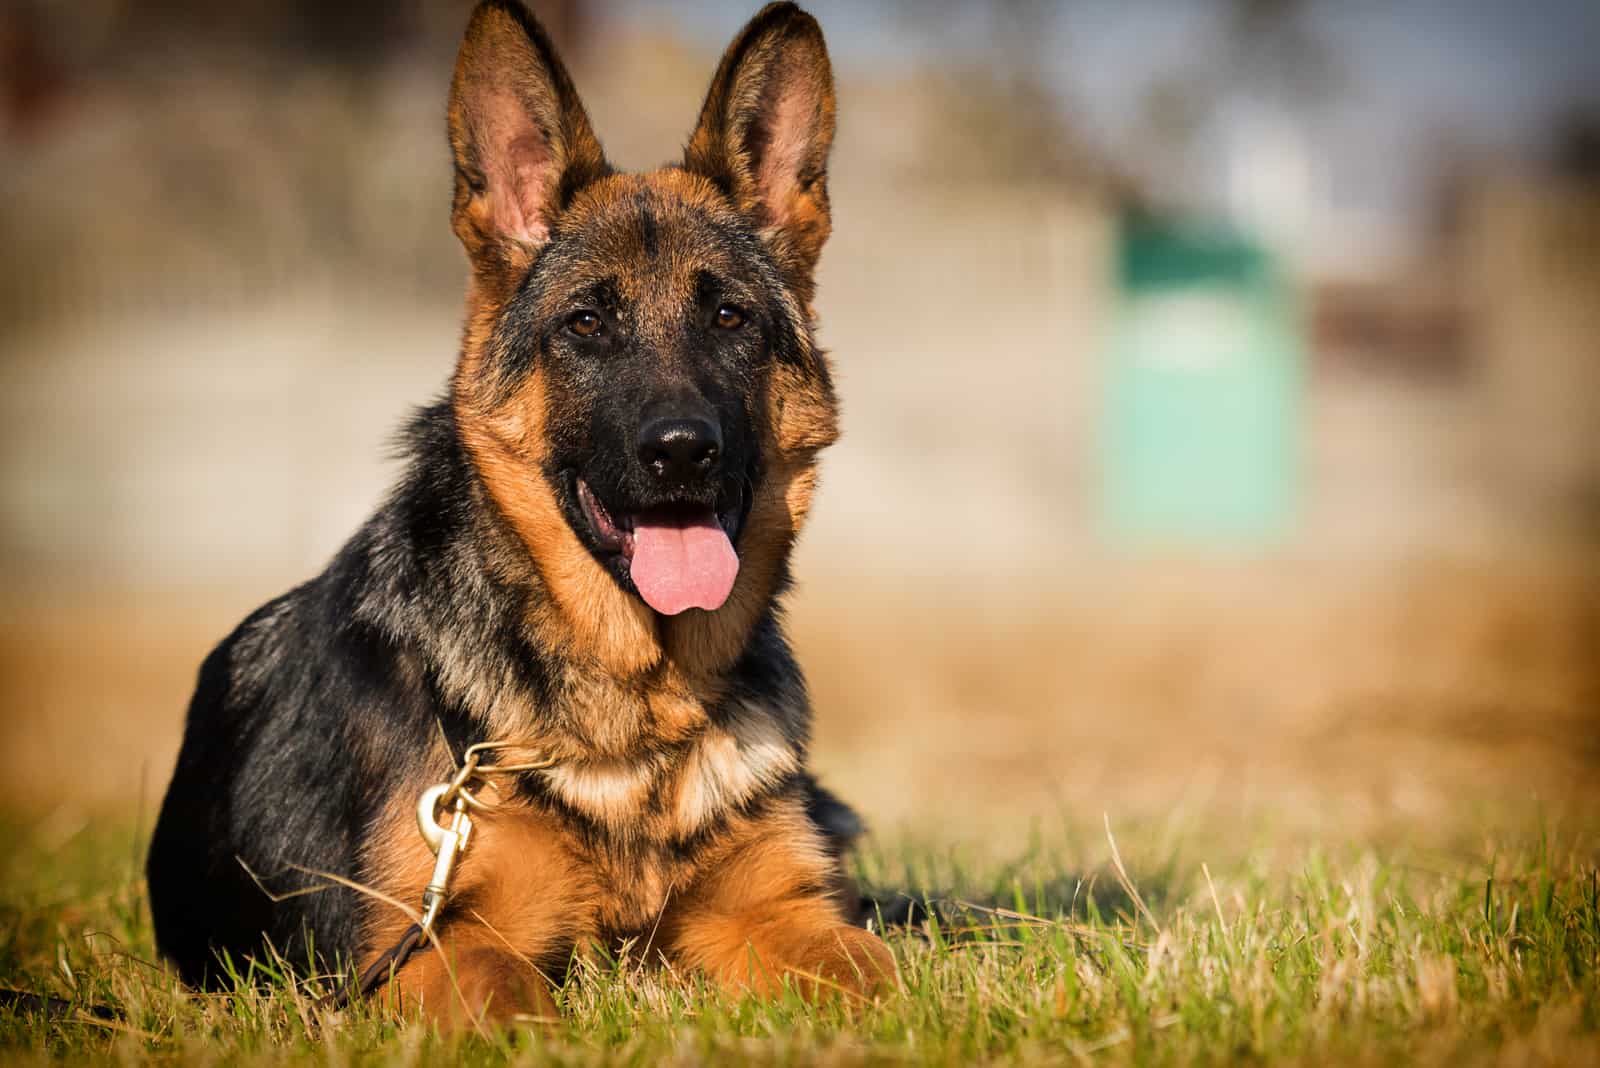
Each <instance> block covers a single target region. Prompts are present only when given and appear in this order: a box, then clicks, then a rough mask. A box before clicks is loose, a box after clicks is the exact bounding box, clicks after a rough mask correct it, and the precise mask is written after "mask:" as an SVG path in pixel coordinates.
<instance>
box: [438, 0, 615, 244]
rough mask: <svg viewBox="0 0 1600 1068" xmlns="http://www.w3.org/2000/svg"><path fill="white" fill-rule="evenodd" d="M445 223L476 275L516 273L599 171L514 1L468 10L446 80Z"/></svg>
mask: <svg viewBox="0 0 1600 1068" xmlns="http://www.w3.org/2000/svg"><path fill="white" fill-rule="evenodd" d="M450 148H451V151H452V153H453V155H454V157H455V204H454V208H453V210H452V212H451V216H450V221H451V225H452V227H453V228H454V230H455V232H456V236H457V237H459V238H460V239H461V243H462V244H463V245H465V246H466V249H467V256H468V257H469V258H470V259H471V260H472V265H473V269H474V270H475V271H477V272H478V273H479V274H480V275H485V274H488V275H494V274H504V273H506V272H517V273H519V274H520V272H522V271H525V270H526V269H527V268H528V266H529V265H530V264H531V263H532V262H533V256H534V253H535V252H537V251H538V249H539V246H540V245H542V244H544V242H545V241H546V240H548V239H549V236H550V228H551V223H552V220H553V219H554V218H555V216H556V215H558V214H559V213H560V212H561V211H562V210H563V209H564V208H565V207H566V205H567V204H568V203H569V202H570V201H571V199H572V196H573V194H574V193H576V192H577V191H578V190H579V189H581V188H583V187H584V186H585V185H587V184H588V183H590V182H592V181H594V180H595V179H597V178H600V177H602V176H603V175H605V174H607V173H609V171H610V166H609V164H607V163H606V158H605V153H604V152H603V151H602V150H601V148H600V142H599V140H598V139H596V137H595V135H594V129H593V128H592V127H591V126H590V125H589V116H588V115H587V114H585V112H584V110H583V104H582V102H581V101H579V99H578V94H577V91H576V90H575V89H573V87H572V79H571V78H570V77H568V76H567V71H566V68H565V67H563V66H562V65H561V60H560V59H559V58H558V57H557V56H556V53H555V49H554V48H553V47H552V46H551V44H550V38H549V37H548V36H547V35H546V34H545V32H544V28H543V27H542V26H540V25H539V23H538V21H537V20H535V19H534V17H533V16H532V15H531V14H529V12H528V11H527V9H526V8H524V7H523V6H522V5H521V4H520V3H519V2H518V0H484V2H483V3H480V4H479V5H478V6H477V8H476V9H475V10H474V11H473V12H472V21H471V22H470V23H469V24H468V26H467V35H466V39H465V40H463V41H462V42H461V52H460V54H459V55H458V56H457V58H456V71H455V78H454V80H453V81H452V82H451V85H450Z"/></svg>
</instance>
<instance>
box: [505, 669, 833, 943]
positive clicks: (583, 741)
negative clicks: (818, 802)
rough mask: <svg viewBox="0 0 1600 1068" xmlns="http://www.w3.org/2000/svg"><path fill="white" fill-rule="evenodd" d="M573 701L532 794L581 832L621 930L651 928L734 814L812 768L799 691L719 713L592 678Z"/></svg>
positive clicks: (610, 921) (679, 694)
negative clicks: (806, 756) (806, 761)
mask: <svg viewBox="0 0 1600 1068" xmlns="http://www.w3.org/2000/svg"><path fill="white" fill-rule="evenodd" d="M561 695H562V696H563V697H565V698H567V700H565V701H562V702H560V703H559V704H557V705H556V707H553V708H547V709H546V710H545V711H546V713H547V714H546V715H545V716H542V717H541V720H542V721H543V722H544V723H546V724H548V725H549V727H548V728H547V732H546V733H547V738H548V739H549V740H548V742H547V743H546V745H547V751H548V752H549V753H550V756H551V758H552V759H553V760H554V763H553V764H552V766H551V767H549V768H546V769H543V770H541V771H538V772H535V773H533V781H532V783H530V785H532V786H533V787H534V789H533V790H532V791H531V792H532V793H533V794H534V795H535V799H536V806H537V807H538V808H540V809H543V810H544V811H545V812H546V813H547V814H548V815H549V816H552V817H554V818H555V819H556V820H558V821H559V822H561V823H563V824H566V825H568V826H569V827H570V828H571V829H572V830H574V831H577V832H578V833H577V834H575V835H574V836H573V841H574V842H575V845H576V850H577V852H578V853H579V855H580V857H581V859H582V861H583V863H584V864H585V866H587V867H590V868H591V870H592V872H593V875H594V877H595V878H596V879H597V881H598V882H599V883H600V884H601V886H602V887H604V889H605V891H606V893H605V894H604V895H603V897H604V899H605V900H606V901H607V902H609V904H608V906H607V908H606V909H605V910H604V911H605V912H606V913H608V915H607V916H605V917H604V921H605V925H606V926H608V927H612V928H614V929H619V930H628V929H632V928H637V927H639V926H640V925H648V923H649V922H650V919H651V917H653V916H655V915H656V914H657V913H659V911H660V909H661V908H662V906H663V904H664V903H665V900H666V898H667V896H668V895H669V894H670V893H671V892H672V890H673V889H674V887H675V886H681V884H683V883H684V882H686V881H688V880H690V879H692V878H693V877H694V875H695V873H696V872H697V870H698V868H699V865H700V860H701V857H702V855H703V853H704V851H705V848H706V847H707V846H708V845H709V844H710V843H712V842H714V841H715V840H716V839H717V837H718V832H719V831H721V830H722V829H723V828H725V827H726V826H727V824H728V823H729V821H730V819H732V818H735V817H736V816H737V815H738V814H739V813H741V812H743V811H747V810H748V809H749V808H750V807H752V806H753V805H754V804H756V803H758V802H759V801H760V800H761V799H762V798H764V797H766V796H768V795H771V794H772V793H774V792H775V791H778V790H780V789H781V788H782V787H784V786H785V785H786V784H788V783H791V782H792V781H793V780H794V778H795V776H796V775H797V774H799V773H800V772H801V771H802V767H803V746H804V738H803V733H802V728H801V726H800V725H801V724H802V723H803V716H804V707H803V705H798V706H797V705H795V704H794V703H793V698H792V697H790V696H786V695H781V696H773V697H767V698H759V699H758V698H752V697H744V698H737V699H729V700H723V701H721V702H720V703H719V704H717V705H715V706H713V707H709V708H708V707H707V704H708V703H707V702H705V701H703V700H701V699H698V698H695V697H694V696H692V695H691V694H689V693H688V692H686V691H683V690H676V689H673V688H645V689H640V688H636V687H631V686H627V685H625V684H623V683H621V682H620V681H611V680H605V681H600V680H596V679H592V678H591V679H587V680H584V681H583V682H582V683H581V684H578V683H569V684H568V685H567V686H566V687H564V688H563V690H562V691H561Z"/></svg>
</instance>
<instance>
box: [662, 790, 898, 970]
mask: <svg viewBox="0 0 1600 1068" xmlns="http://www.w3.org/2000/svg"><path fill="white" fill-rule="evenodd" d="M711 852H712V853H713V854H714V856H713V857H708V858H707V863H706V864H705V866H704V868H703V874H702V875H701V877H700V878H699V879H698V880H697V881H696V882H695V883H693V884H692V885H691V886H689V887H688V888H687V889H686V890H685V892H684V893H683V894H682V895H681V896H679V897H678V898H677V899H676V900H675V901H674V903H673V905H672V907H671V909H670V910H669V911H668V913H667V915H666V916H665V917H664V921H663V924H662V930H661V934H660V936H659V944H660V945H661V946H662V947H663V949H662V951H663V953H664V954H665V955H666V956H667V957H668V959H670V960H672V961H674V962H675V963H677V964H678V965H680V966H683V967H688V968H692V969H695V970H697V971H701V972H704V973H706V974H708V975H711V976H713V977H714V978H715V979H717V981H719V982H720V983H722V984H723V985H724V986H727V987H729V988H731V989H736V990H737V989H749V990H752V991H754V992H757V993H770V992H771V991H773V990H774V989H775V988H777V987H778V986H779V985H781V984H782V983H783V981H784V980H785V979H786V978H789V979H793V980H797V981H798V982H799V986H800V989H801V990H802V991H803V992H805V993H807V994H808V995H812V996H815V995H817V994H819V993H824V992H826V991H828V990H829V989H830V988H832V987H841V988H843V989H845V990H850V991H855V992H858V993H864V994H871V993H874V992H876V991H878V990H880V989H882V988H883V986H884V985H885V984H887V983H891V982H893V981H894V976H895V970H894V958H893V956H892V955H891V954H890V953H889V949H888V947H887V946H885V945H884V944H883V941H882V940H881V939H879V938H878V937H877V936H876V935H874V934H872V933H871V932H869V931H865V930H862V929H861V928H858V927H852V926H850V925H849V924H847V923H845V922H844V919H843V915H842V913H841V911H840V909H839V906H838V903H837V902H835V901H834V900H832V898H831V897H829V896H828V894H827V893H826V891H823V890H819V887H822V886H824V885H826V884H827V883H828V882H829V880H830V878H831V872H832V863H831V861H830V859H829V858H828V856H827V855H826V852H825V851H824V850H823V848H822V845H821V842H820V841H819V840H818V837H817V832H816V829H815V828H814V827H812V826H810V824H809V821H808V820H807V819H806V816H805V813H804V811H802V810H801V809H800V807H799V806H798V804H792V805H789V806H787V807H785V808H784V809H781V810H780V811H778V812H776V813H774V814H773V815H772V816H770V817H769V818H767V819H765V820H762V821H760V822H758V823H755V824H752V825H750V826H748V827H746V828H743V833H740V834H732V835H729V836H728V837H727V838H726V839H725V840H724V841H723V842H722V843H721V844H720V845H719V847H718V848H717V849H715V850H713V851H711Z"/></svg>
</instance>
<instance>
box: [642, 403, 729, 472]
mask: <svg viewBox="0 0 1600 1068" xmlns="http://www.w3.org/2000/svg"><path fill="white" fill-rule="evenodd" d="M639 462H640V463H641V464H643V465H644V469H645V470H646V471H648V472H650V474H651V475H653V476H654V477H656V478H659V479H660V480H661V481H662V482H665V483H668V484H669V485H676V486H686V485H689V484H690V483H692V482H697V481H700V480H702V479H706V478H709V477H710V476H711V475H712V474H714V473H715V472H716V470H717V468H718V467H719V466H720V465H721V463H722V431H721V430H720V429H719V428H718V427H717V424H716V423H713V422H711V421H710V420H709V419H699V418H693V419H685V418H681V417H666V418H660V419H652V420H650V421H649V422H647V423H645V424H644V426H642V427H640V428H639Z"/></svg>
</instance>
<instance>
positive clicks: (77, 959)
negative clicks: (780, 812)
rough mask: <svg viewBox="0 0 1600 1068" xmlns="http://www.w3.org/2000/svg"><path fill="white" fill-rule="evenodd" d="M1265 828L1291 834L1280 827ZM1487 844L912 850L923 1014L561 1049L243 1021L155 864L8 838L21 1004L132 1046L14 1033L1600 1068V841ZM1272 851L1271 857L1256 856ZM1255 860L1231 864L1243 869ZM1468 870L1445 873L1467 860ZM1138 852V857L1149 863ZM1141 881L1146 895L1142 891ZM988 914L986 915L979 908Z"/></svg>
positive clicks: (585, 1010)
mask: <svg viewBox="0 0 1600 1068" xmlns="http://www.w3.org/2000/svg"><path fill="white" fill-rule="evenodd" d="M1263 826H1265V825H1264V824H1263ZM1484 826H1486V825H1479V826H1473V825H1472V822H1471V820H1470V818H1466V817H1463V819H1462V820H1461V824H1460V825H1459V826H1456V827H1453V828H1447V829H1445V832H1444V833H1442V834H1441V833H1439V829H1437V828H1435V829H1432V830H1430V831H1429V832H1427V833H1426V834H1424V835H1419V836H1418V840H1421V839H1424V838H1425V839H1426V840H1427V841H1430V842H1432V843H1435V844H1434V845H1432V846H1430V847H1428V848H1424V847H1422V846H1419V845H1416V844H1408V841H1407V840H1406V839H1405V838H1403V837H1402V838H1397V839H1393V840H1390V841H1388V842H1387V843H1386V844H1384V845H1382V846H1381V847H1377V848H1374V847H1373V846H1371V845H1368V846H1362V845H1360V844H1351V845H1347V846H1340V847H1339V848H1337V849H1324V848H1321V847H1318V846H1316V845H1315V844H1311V843H1306V844H1302V845H1297V846H1289V845H1286V844H1285V842H1284V840H1283V839H1284V836H1283V835H1281V834H1275V833H1274V832H1272V831H1271V830H1270V829H1268V830H1265V831H1263V830H1259V829H1258V830H1253V831H1245V832H1241V831H1240V829H1239V828H1238V827H1237V826H1234V827H1231V828H1229V834H1228V836H1227V837H1226V838H1216V837H1215V835H1214V833H1213V836H1212V837H1213V838H1214V839H1215V840H1214V841H1208V840H1207V837H1206V835H1204V834H1198V833H1193V832H1190V831H1185V832H1183V833H1180V834H1174V833H1173V832H1172V829H1171V827H1170V826H1161V825H1157V824H1149V825H1136V826H1128V827H1117V828H1116V830H1117V837H1116V839H1115V844H1113V843H1112V841H1111V840H1110V837H1109V835H1108V833H1107V831H1108V830H1109V828H1101V827H1098V826H1093V827H1091V826H1087V825H1074V826H1071V827H1067V828H1063V829H1061V830H1059V831H1056V832H1051V833H1049V834H1044V833H1039V834H1036V835H1035V837H1034V841H1033V843H1032V845H1031V846H1030V847H1028V848H1027V849H1025V850H1024V851H1022V852H1021V853H1020V854H1019V855H1018V856H1015V857H1011V858H988V859H986V858H984V857H983V856H982V854H981V852H980V851H976V850H974V851H970V852H969V853H967V854H952V853H950V852H949V851H948V850H946V851H939V850H936V849H933V848H930V847H928V846H927V845H924V844H919V843H917V842H915V841H911V840H905V841H901V842H899V843H897V844H887V843H878V844H876V845H875V846H874V847H873V848H872V849H870V850H869V851H868V852H867V853H866V854H865V855H863V856H862V857H861V858H860V859H859V862H858V863H859V865H860V870H861V874H862V875H863V877H864V878H865V879H866V880H867V881H869V882H870V883H873V884H875V885H885V886H888V885H906V886H911V887H914V888H916V889H918V890H919V891H922V892H925V893H930V894H934V895H936V896H937V897H938V898H939V899H940V900H941V901H942V902H943V903H944V905H943V912H944V914H945V915H944V918H943V920H942V922H930V923H928V924H926V925H924V926H923V927H922V928H920V929H918V930H915V931H909V932H903V933H900V934H896V935H893V936H892V938H891V941H892V943H893V945H894V947H895V952H896V955H897V957H898V959H899V963H900V968H901V973H902V976H903V979H904V988H903V991H901V992H900V993H896V994H894V995H892V996H889V997H887V998H885V999H883V1000H881V1001H880V1002H879V1003H877V1004H874V1005H854V1004H849V1003H836V1004H824V1005H821V1006H810V1005H806V1004H804V1003H802V1002H800V1001H798V1000H797V999H794V998H788V999H782V1000H779V1001H776V1002H762V1001H756V1000H749V999H744V1000H741V999H734V998H727V997H723V996H721V995H718V994H716V993H715V992H713V991H710V990H708V989H706V988H704V987H702V986H701V985H700V984H698V983H696V982H694V981H692V980H688V979H682V978H676V977H673V976H670V975H665V974H662V973H660V972H652V971H643V970H640V969H639V968H638V966H637V965H626V966H624V965H610V964H606V963H603V962H593V961H586V962H583V963H581V964H580V965H579V966H578V967H577V968H576V969H575V970H574V974H573V975H572V977H571V978H570V979H569V981H568V982H567V984H566V986H565V987H564V988H563V990H562V991H561V992H560V1001H561V1003H562V1004H563V1006H564V1009H565V1012H564V1015H563V1016H562V1018H561V1019H560V1020H559V1021H558V1022H555V1023H554V1024H552V1025H550V1026H548V1027H538V1026H529V1027H527V1028H523V1029H519V1030H516V1031H512V1032H509V1033H504V1034H497V1035H493V1036H490V1037H487V1038H485V1037H479V1036H470V1035H469V1036H467V1037H464V1038H449V1037H442V1036H440V1035H438V1034H436V1033H434V1032H433V1031H432V1030H431V1029H429V1028H428V1027H427V1026H426V1025H424V1024H421V1023H419V1022H417V1021H415V1020H405V1019H397V1018H394V1017H391V1016H389V1015H387V1014H385V1013H384V1012H383V1011H382V1010H381V1009H379V1008H378V1007H376V1006H372V1005H366V1006H358V1007H356V1008H354V1009H351V1010H348V1011H346V1012H345V1013H343V1014H341V1015H338V1016H332V1015H328V1014H326V1013H324V1012H322V1011H321V1010H319V1009H317V1008H316V1007H315V1005H314V998H313V996H312V994H313V992H312V991H311V990H309V989H307V988H304V987H302V986H297V985H296V984H294V983H292V982H290V981H288V980H286V979H285V978H284V977H283V975H282V974H281V973H280V972H278V971H277V970H275V969H273V968H271V967H270V966H267V967H258V968H257V969H256V970H255V971H254V972H251V973H247V978H248V981H242V982H241V983H240V984H239V986H238V987H237V989H235V990H234V991H232V992H231V993H225V994H221V995H208V996H201V995H196V994H192V993H189V992H186V991H184V990H182V989H181V988H180V987H179V986H178V985H177V984H176V982H175V981H174V980H173V979H172V978H171V977H170V976H169V975H168V974H167V973H166V972H165V971H164V970H163V969H162V968H160V967H159V966H158V965H155V964H153V963H151V962H152V961H153V959H154V950H153V947H152V942H151V933H150V925H149V918H148V914H147V912H146V910H145V907H144V902H143V885H142V881H141V880H140V879H139V877H138V875H137V871H138V864H137V861H138V859H139V855H140V852H141V847H142V840H141V836H140V834H139V833H138V832H137V831H135V830H134V829H133V828H132V827H130V826H127V825H119V824H118V823H116V822H115V821H103V820H98V821H89V822H86V823H69V822H65V820H64V818H63V819H62V820H55V821H53V820H51V819H48V818H47V819H45V820H43V821H41V822H34V823H24V822H20V821H17V820H15V818H12V819H8V820H5V821H3V823H0V829H3V830H4V832H5V834H6V839H7V841H8V842H9V843H10V848H9V850H8V853H7V856H6V859H5V861H4V862H3V867H0V876H3V887H4V889H3V891H0V902H3V904H0V985H3V986H11V987H21V988H27V989H30V990H36V991H48V992H51V993H55V994H57V995H59V996H62V997H69V998H75V999H78V1000H80V1001H82V1002H96V1003H104V1004H109V1005H112V1006H115V1007H116V1008H117V1009H118V1010H119V1012H120V1013H121V1018H120V1019H118V1020H116V1021H111V1022H101V1021H92V1020H90V1019H87V1018H72V1019H58V1020H48V1021H47V1020H44V1019H41V1018H39V1017H37V1016H32V1017H30V1016H28V1015H25V1014H18V1013H5V1012H0V1057H3V1059H4V1060H6V1061H7V1062H11V1063H49V1062H70V1063H74V1064H78V1063H128V1062H131V1061H146V1060H148V1061H154V1062H159V1063H170V1064H202V1063H215V1062H218V1061H225V1062H228V1063H244V1064H274V1065H277V1064H302V1063H307V1064H310V1063H316V1064H322V1063H327V1064H338V1065H346V1064H385V1065H387V1064H408V1065H409V1064H420V1063H434V1062H436V1061H438V1060H440V1059H445V1058H453V1059H459V1060H460V1061H461V1062H462V1063H469V1064H533V1063H555V1064H601V1063H605V1064H611V1063H624V1064H646V1063H658V1062H663V1061H665V1062H672V1063H719V1064H721V1063H757V1064H813V1063H824V1064H868V1063H933V1064H973V1063H984V1062H1020V1063H1060V1062H1064V1061H1069V1060H1074V1059H1076V1060H1079V1061H1084V1062H1088V1061H1093V1062H1096V1063H1109V1064H1122V1063H1130V1064H1178V1063H1192V1062H1202V1063H1204V1062H1233V1061H1252V1062H1258V1063H1326V1062H1329V1061H1340V1062H1391V1061H1406V1062H1422V1063H1435V1064H1443V1063H1449V1064H1452V1065H1472V1064H1500V1063H1508V1064H1521V1063H1527V1064H1537V1063H1552V1064H1555V1063H1568V1064H1572V1063H1596V1062H1600V978H1597V977H1600V869H1597V861H1600V849H1597V839H1596V838H1595V836H1594V835H1593V834H1592V833H1590V831H1589V829H1588V828H1587V827H1584V828H1577V829H1575V828H1573V827H1570V826H1567V827H1563V826H1562V825H1561V824H1560V823H1559V822H1554V821H1552V820H1551V819H1550V818H1549V817H1538V816H1531V817H1530V818H1529V819H1528V821H1527V822H1526V824H1525V827H1526V830H1525V831H1522V832H1517V831H1506V830H1505V829H1504V828H1501V829H1500V830H1499V831H1497V832H1495V833H1489V832H1487V831H1485V829H1484ZM1241 834H1242V837H1241ZM1220 842H1232V843H1233V844H1232V847H1231V851H1229V850H1222V849H1220V848H1216V849H1214V848H1213V846H1216V845H1217V844H1218V843H1220ZM1438 843H1444V844H1443V845H1440V844H1438ZM1119 847H1120V848H1119ZM1123 861H1125V862H1126V865H1124V864H1123V863H1122V862H1123ZM962 901H966V902H972V903H987V905H986V906H985V907H971V908H963V907H961V906H960V905H959V904H958V902H962Z"/></svg>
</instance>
